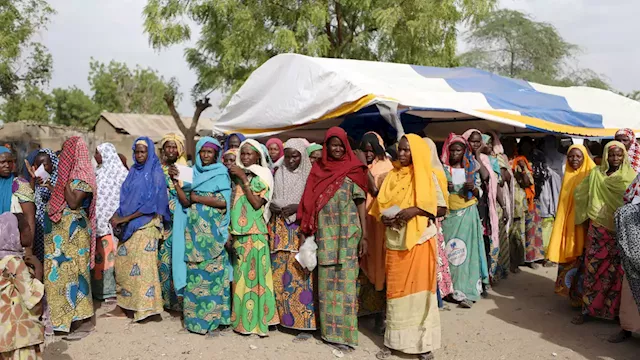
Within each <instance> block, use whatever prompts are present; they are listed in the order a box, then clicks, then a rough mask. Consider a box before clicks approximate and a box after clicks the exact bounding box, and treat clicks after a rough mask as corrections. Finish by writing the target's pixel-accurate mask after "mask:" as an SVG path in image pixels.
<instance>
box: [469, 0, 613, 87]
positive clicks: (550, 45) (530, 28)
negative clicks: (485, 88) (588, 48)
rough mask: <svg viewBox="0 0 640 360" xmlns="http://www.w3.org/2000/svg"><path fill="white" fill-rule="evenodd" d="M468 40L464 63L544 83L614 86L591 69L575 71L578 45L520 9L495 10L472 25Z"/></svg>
mask: <svg viewBox="0 0 640 360" xmlns="http://www.w3.org/2000/svg"><path fill="white" fill-rule="evenodd" d="M467 40H468V41H469V43H470V44H471V46H472V48H471V50H469V51H468V52H466V53H464V54H462V55H461V56H460V63H461V64H462V65H464V66H470V67H476V68H480V69H484V70H487V71H491V72H494V73H497V74H500V75H504V76H509V77H512V78H520V79H525V80H528V81H532V82H537V83H541V84H548V85H557V86H575V85H582V86H591V87H597V88H601V89H609V88H610V87H609V85H608V84H607V82H606V81H605V80H604V79H603V78H602V77H601V76H600V75H598V74H596V73H595V72H593V71H591V70H589V69H577V70H571V67H572V65H571V63H572V60H573V56H574V55H575V53H576V52H577V51H578V50H579V49H578V47H577V46H575V45H573V44H570V43H568V42H566V41H565V40H564V39H563V38H562V36H561V35H560V34H559V33H558V31H557V30H556V28H555V27H553V26H552V25H550V24H547V23H543V22H536V21H533V20H532V19H531V18H530V17H529V16H528V15H526V14H523V13H521V12H519V11H515V10H506V9H502V10H498V11H495V12H493V13H491V14H490V15H489V16H487V17H486V18H485V19H483V20H482V21H480V22H478V23H476V24H474V25H473V26H472V27H471V32H470V35H469V37H468V39H467Z"/></svg>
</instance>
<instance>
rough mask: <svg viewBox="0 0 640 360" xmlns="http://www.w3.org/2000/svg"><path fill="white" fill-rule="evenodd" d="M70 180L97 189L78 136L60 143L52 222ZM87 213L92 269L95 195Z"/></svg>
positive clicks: (56, 219) (57, 216)
mask: <svg viewBox="0 0 640 360" xmlns="http://www.w3.org/2000/svg"><path fill="white" fill-rule="evenodd" d="M72 180H81V181H84V182H86V183H87V184H89V186H90V187H91V189H92V190H93V191H94V192H95V191H96V189H97V186H96V174H95V172H94V171H93V165H91V157H90V156H89V149H88V148H87V144H86V143H85V142H84V140H82V138H81V137H79V136H73V137H71V138H69V139H68V140H67V141H65V142H64V144H63V145H62V153H60V162H59V163H58V181H57V183H56V186H55V188H54V189H53V194H52V195H51V201H50V202H49V218H50V219H51V221H53V222H56V223H57V222H59V221H60V220H61V219H62V211H64V209H65V207H66V206H67V200H66V199H65V197H64V191H65V188H66V187H67V184H68V183H69V182H70V181H72ZM88 215H89V221H90V222H91V268H92V269H93V266H94V265H95V254H96V196H92V197H91V205H90V206H89V212H88Z"/></svg>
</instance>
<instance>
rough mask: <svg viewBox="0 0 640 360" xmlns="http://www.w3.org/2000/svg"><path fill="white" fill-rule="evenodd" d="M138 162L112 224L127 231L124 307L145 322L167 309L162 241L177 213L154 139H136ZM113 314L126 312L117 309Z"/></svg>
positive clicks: (120, 262) (120, 268) (122, 261)
mask: <svg viewBox="0 0 640 360" xmlns="http://www.w3.org/2000/svg"><path fill="white" fill-rule="evenodd" d="M133 161H134V165H133V166H132V167H131V170H130V171H129V175H127V178H126V179H125V181H124V183H123V184H122V188H121V191H120V207H119V208H118V211H117V212H116V214H115V215H113V217H112V218H111V226H112V227H113V228H114V229H118V230H120V231H121V233H120V235H119V236H118V238H119V239H120V244H119V245H118V250H117V254H118V256H117V258H116V266H115V269H116V281H117V283H118V285H119V289H120V290H119V291H118V306H119V307H120V308H121V309H124V310H129V311H133V312H134V315H133V319H134V321H141V320H143V319H146V318H148V317H150V316H153V315H159V314H160V313H162V291H161V287H160V277H159V274H158V264H157V261H158V241H159V239H160V237H161V234H162V229H163V223H164V222H167V221H170V219H171V215H170V214H169V205H168V204H169V203H168V198H167V187H166V183H165V179H164V173H163V172H162V165H161V164H160V160H159V159H158V156H157V155H156V152H155V149H154V146H153V141H151V139H149V138H148V137H140V138H138V139H137V140H136V141H135V142H134V144H133ZM116 232H118V231H116ZM111 314H112V315H122V312H121V311H119V309H116V310H115V312H113V313H111Z"/></svg>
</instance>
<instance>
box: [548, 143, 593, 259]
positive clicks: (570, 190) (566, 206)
mask: <svg viewBox="0 0 640 360" xmlns="http://www.w3.org/2000/svg"><path fill="white" fill-rule="evenodd" d="M573 149H577V150H580V152H582V156H583V157H584V160H583V162H582V165H580V168H578V170H574V169H573V168H572V167H571V165H569V160H568V159H567V164H566V165H567V166H566V170H565V173H564V179H563V180H562V188H561V190H560V201H558V210H557V211H556V218H555V221H554V223H553V232H552V233H551V240H550V241H549V251H548V253H547V258H548V259H549V260H551V261H553V262H555V263H560V264H563V263H568V262H571V261H573V260H574V259H575V258H577V257H578V256H580V255H582V252H583V250H584V244H585V239H586V231H585V227H584V226H582V225H576V215H575V213H576V205H575V198H574V192H575V189H576V187H577V186H578V184H580V183H581V182H582V181H583V180H584V179H585V178H586V177H587V176H589V173H590V172H591V170H592V169H593V168H594V167H596V164H595V163H594V162H593V160H591V158H590V157H589V153H588V151H587V148H586V147H584V146H582V145H573V146H571V147H570V148H569V151H568V152H567V155H568V154H569V153H570V152H571V150H573Z"/></svg>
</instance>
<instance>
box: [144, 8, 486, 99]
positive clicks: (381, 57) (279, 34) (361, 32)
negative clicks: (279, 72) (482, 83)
mask: <svg viewBox="0 0 640 360" xmlns="http://www.w3.org/2000/svg"><path fill="white" fill-rule="evenodd" d="M495 3H496V1H495V0H404V1H391V0H340V1H332V0H321V1H309V0H278V1H241V0H224V1H220V0H148V1H147V6H146V7H145V10H144V16H145V32H146V33H147V34H148V35H149V42H150V43H151V45H152V46H153V47H154V48H156V49H160V48H165V47H168V46H171V45H173V44H177V43H182V42H187V41H189V40H191V38H192V32H191V29H190V25H191V24H195V25H197V26H198V27H199V28H200V34H199V36H198V39H197V40H196V42H195V45H194V46H193V47H190V48H188V49H187V50H186V52H185V57H186V60H187V63H188V64H189V66H190V67H191V68H192V69H193V70H194V71H195V72H196V73H197V75H198V84H197V85H196V86H195V88H194V94H196V95H201V94H203V93H205V92H207V91H209V90H212V89H220V90H222V91H223V92H226V93H233V92H235V91H236V90H238V89H239V87H240V86H241V85H242V84H243V82H244V81H245V80H246V79H247V77H248V76H249V74H251V72H252V71H253V70H254V69H256V68H257V67H258V66H260V65H261V64H262V63H264V62H265V61H267V60H268V59H269V58H271V57H272V56H274V55H277V54H280V53H286V52H295V53H300V54H305V55H310V56H322V57H333V58H352V59H364V60H376V61H390V62H403V63H411V64H419V65H434V66H452V65H455V64H456V58H455V47H456V25H458V24H460V23H461V22H470V23H475V22H477V21H478V20H479V19H481V18H482V17H483V16H485V15H486V14H488V13H489V11H490V10H492V8H493V7H494V5H495Z"/></svg>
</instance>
